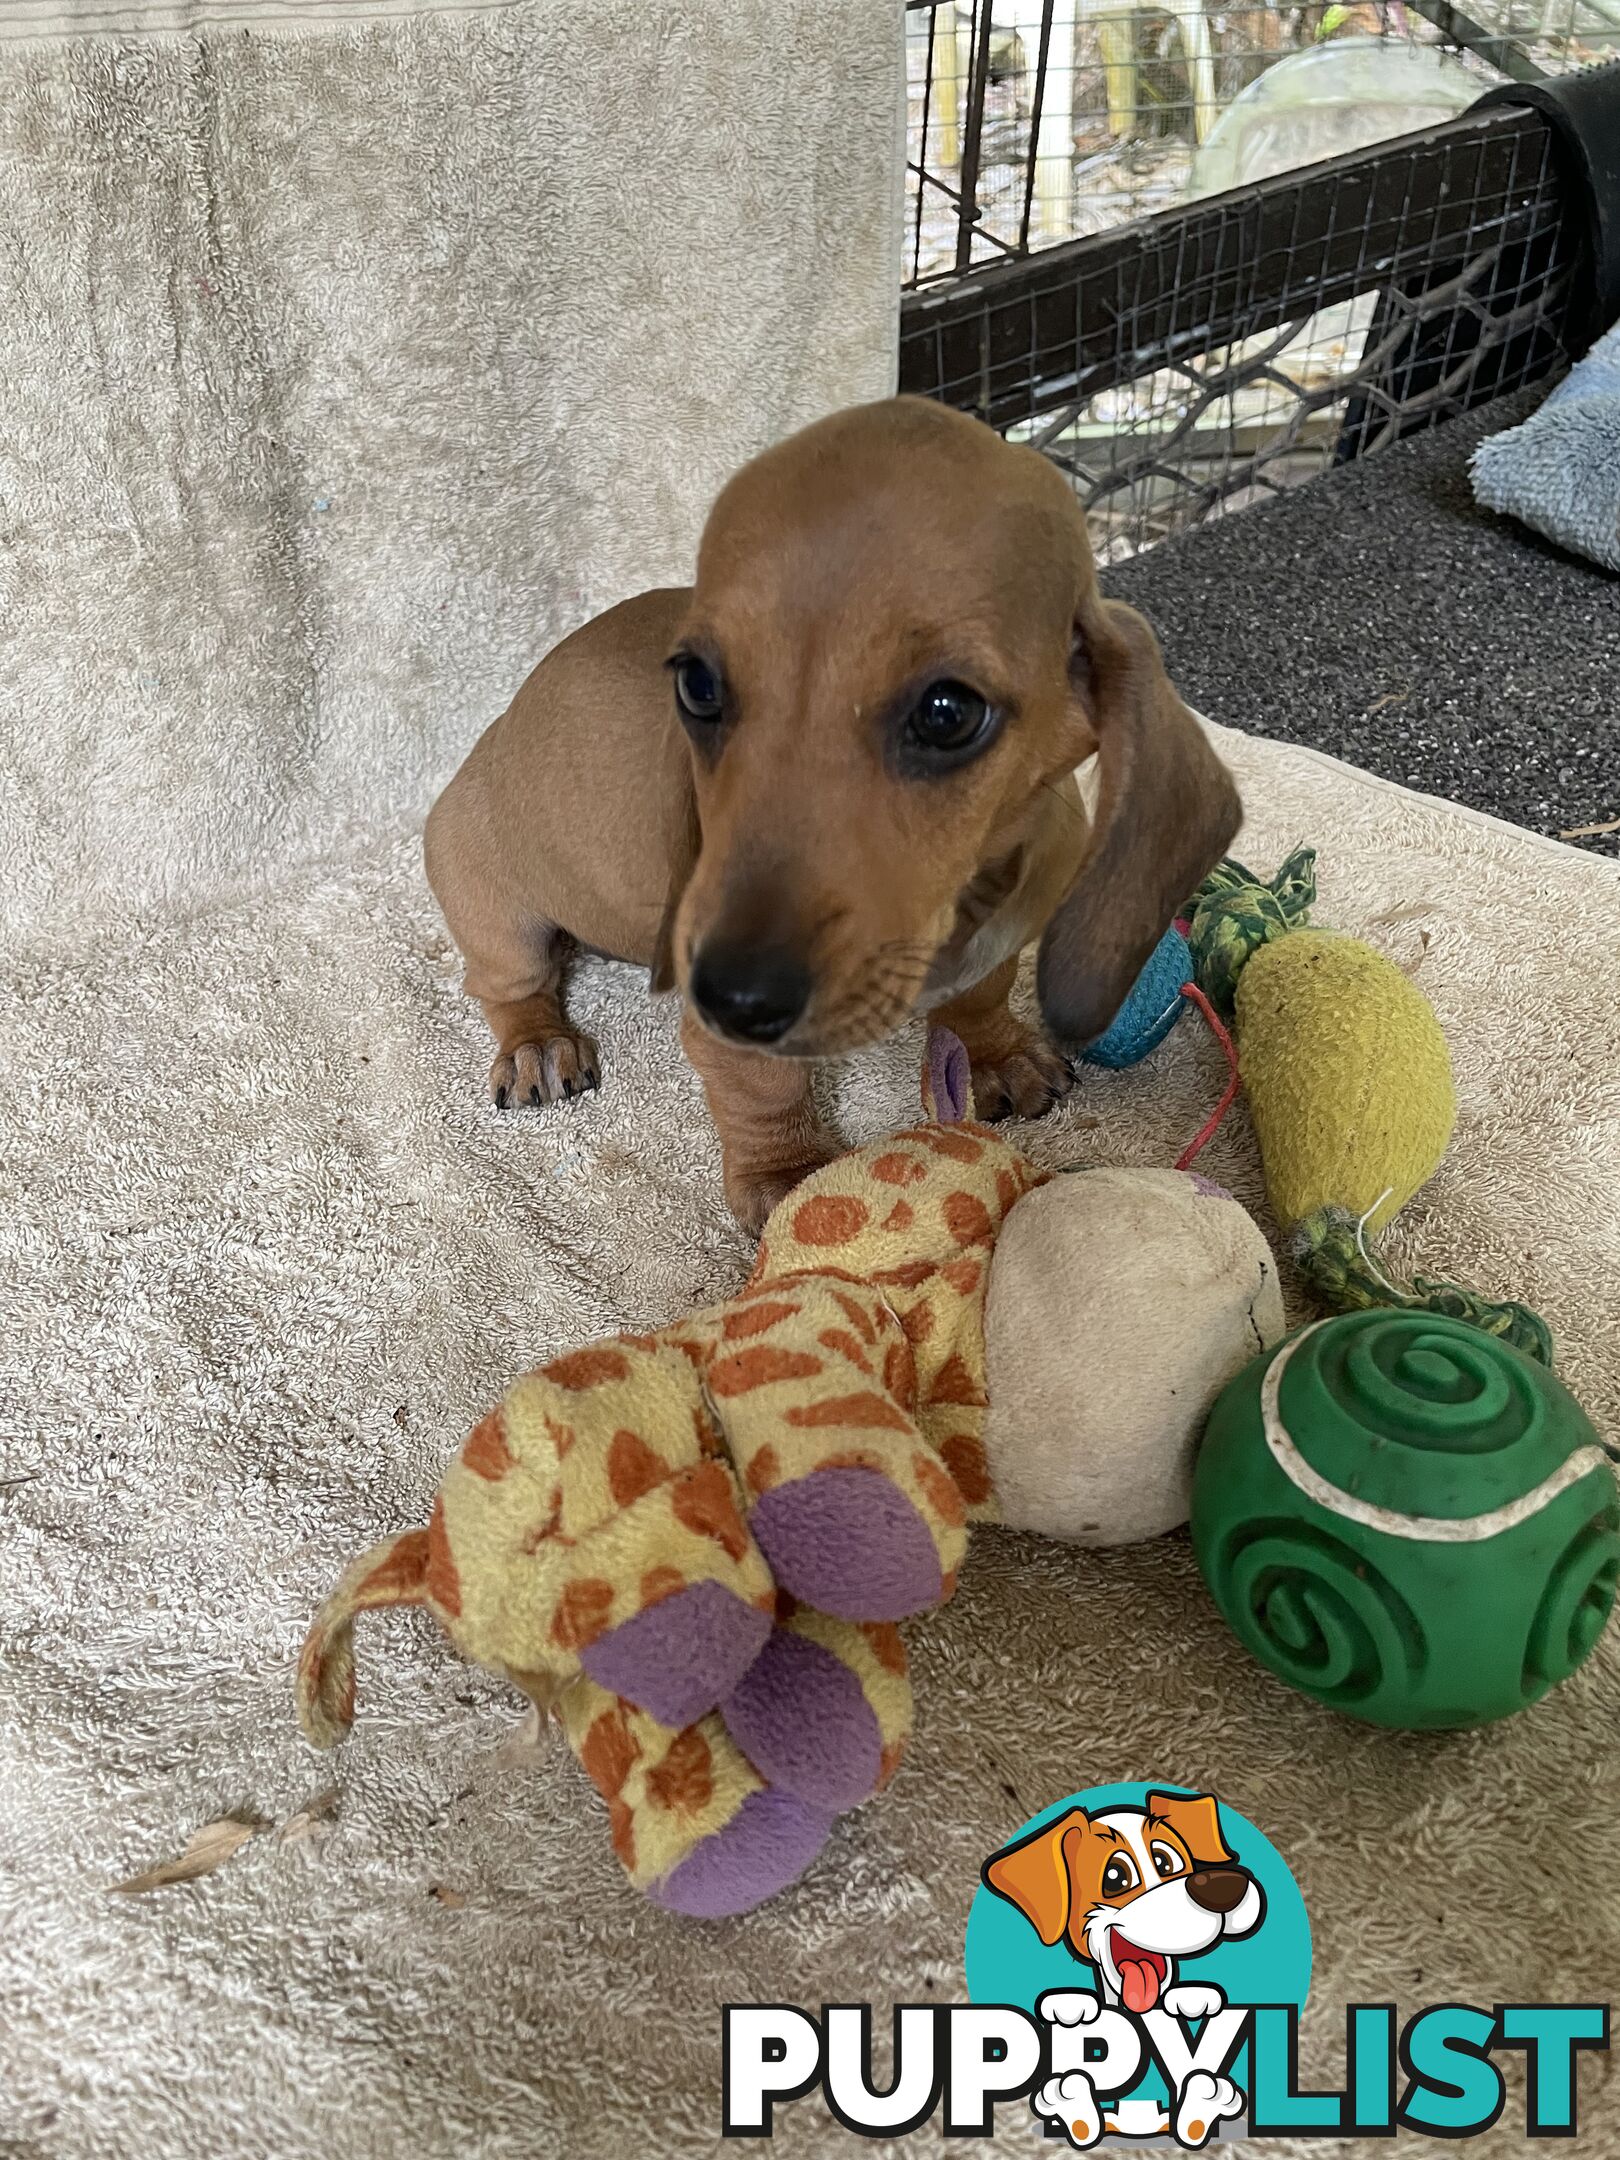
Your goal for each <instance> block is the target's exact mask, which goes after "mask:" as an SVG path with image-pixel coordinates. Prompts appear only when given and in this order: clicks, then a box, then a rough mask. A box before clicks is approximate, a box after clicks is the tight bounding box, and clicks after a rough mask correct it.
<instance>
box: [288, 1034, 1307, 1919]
mask: <svg viewBox="0 0 1620 2160" xmlns="http://www.w3.org/2000/svg"><path fill="white" fill-rule="evenodd" d="M966 1066H967V1060H966V1057H965V1054H964V1053H963V1051H962V1047H961V1045H960V1044H959V1043H957V1042H956V1040H955V1038H954V1037H951V1036H947V1035H944V1034H943V1033H942V1032H936V1033H935V1035H934V1036H932V1037H931V1038H930V1043H929V1055H928V1061H927V1070H926V1074H925V1080H924V1104H925V1108H927V1110H928V1111H929V1113H930V1115H929V1117H928V1119H927V1121H926V1122H925V1123H923V1124H921V1125H918V1126H916V1127H914V1128H913V1129H912V1130H911V1131H909V1132H903V1133H900V1134H898V1135H897V1136H896V1137H895V1138H893V1139H890V1140H886V1141H883V1142H881V1143H878V1144H876V1145H874V1146H871V1147H865V1148H860V1149H857V1150H856V1151H855V1152H854V1153H852V1154H849V1155H846V1156H843V1157H841V1158H840V1159H839V1160H838V1161H837V1162H834V1163H832V1164H830V1165H828V1167H827V1168H825V1169H823V1170H820V1171H817V1172H816V1173H815V1174H814V1175H813V1176H811V1177H810V1178H808V1179H806V1180H805V1182H804V1183H803V1184H802V1185H800V1186H798V1187H797V1188H796V1189H795V1190H794V1191H793V1192H792V1193H790V1194H789V1195H788V1197H787V1198H786V1199H785V1200H784V1201H783V1202H782V1203H781V1205H780V1206H779V1207H778V1208H777V1210H776V1212H775V1214H774V1215H773V1216H772V1217H771V1219H770V1221H769V1222H768V1223H767V1225H766V1229H765V1235H764V1238H763V1239H762V1241H761V1244H760V1248H759V1257H758V1261H757V1264H756V1266H755V1268H754V1272H753V1275H752V1276H751V1277H750V1279H749V1282H748V1284H747V1285H746V1287H745V1288H744V1289H743V1291H742V1292H741V1293H740V1295H739V1296H737V1297H735V1298H733V1299H732V1300H730V1301H729V1302H728V1303H726V1304H724V1305H719V1306H716V1307H713V1308H711V1309H710V1310H708V1311H705V1312H699V1313H694V1314H691V1315H689V1316H688V1317H687V1318H685V1319H683V1320H681V1321H678V1322H677V1323H675V1324H674V1325H673V1326H671V1327H668V1328H666V1329H664V1330H662V1331H661V1332H660V1333H658V1334H656V1335H620V1336H616V1337H614V1338H613V1339H612V1340H610V1341H606V1342H600V1343H595V1344H592V1345H591V1346H589V1347H588V1348H585V1349H582V1350H573V1351H569V1352H567V1353H566V1354H565V1355H563V1356H561V1357H558V1358H554V1359H553V1360H552V1362H551V1363H550V1364H549V1365H547V1366H545V1367H543V1368H542V1369H541V1370H540V1371H538V1372H533V1373H529V1374H527V1375H525V1377H524V1378H522V1379H521V1380H519V1381H517V1382H516V1383H515V1385H514V1386H513V1387H512V1388H511V1389H510V1390H509V1391H508V1393H507V1395H506V1397H505V1399H504V1401H503V1402H502V1403H501V1404H500V1406H499V1407H498V1408H497V1409H495V1410H494V1411H492V1412H491V1413H490V1415H489V1416H488V1417H486V1418H485V1419H484V1420H483V1422H482V1423H481V1424H479V1425H478V1426H477V1427H475V1429H474V1430H473V1432H472V1434H471V1436H470V1437H469V1438H468V1440H467V1441H466V1443H465V1444H464V1446H463V1447H462V1449H461V1452H460V1454H459V1455H458V1456H457V1457H456V1459H455V1461H454V1462H453V1463H452V1464H451V1466H450V1469H449V1471H448V1472H447V1474H446V1476H445V1479H444V1482H443V1484H442V1486H441V1487H440V1490H439V1493H438V1496H437V1498H436V1499H435V1501H434V1504H433V1509H432V1515H431V1519H430V1521H429V1524H428V1527H427V1528H426V1529H425V1530H409V1531H405V1532H404V1533H402V1534H401V1535H399V1536H396V1537H393V1538H390V1539H387V1540H386V1541H385V1542H384V1543H383V1544H381V1545H379V1546H376V1547H374V1548H373V1549H372V1550H371V1551H370V1552H368V1553H366V1554H364V1555H363V1556H362V1557H361V1558H360V1559H359V1560H357V1561H356V1562H355V1563H354V1565H353V1566H352V1567H351V1568H350V1569H349V1571H348V1573H347V1574H346V1575H345V1576H344V1578H343V1580H342V1581H341V1582H340V1583H339V1585H338V1587H337V1589H336V1590H335V1591H334V1592H333V1594H332V1596H331V1597H330V1598H328V1600H327V1602H326V1603H325V1605H324V1606H323V1607H322V1608H321V1610H320V1612H319V1613H318V1615H317V1616H316V1619H315V1621H314V1624H313V1626H312V1627H311V1629H310V1632H309V1635H308V1638H307V1640H306V1642H305V1645H304V1650H303V1654H302V1657H301V1660H300V1664H299V1673H298V1704H299V1714H300V1717H301V1719H302V1722H303V1726H304V1729H305V1731H306V1733H307V1734H308V1736H309V1737H310V1739H311V1740H313V1741H314V1742H315V1743H316V1744H317V1745H318V1746H330V1745H332V1744H334V1743H335V1742H336V1741H337V1740H339V1739H341V1738H342V1736H343V1734H344V1733H345V1732H346V1731H347V1729H348V1727H349V1724H350V1722H351V1720H352V1717H353V1710H354V1659H353V1649H352V1631H353V1625H354V1620H355V1617H356V1615H357V1614H358V1613H360V1612H362V1611H364V1610H366V1609H368V1608H371V1607H375V1606H387V1605H419V1606H425V1607H426V1608H427V1610H428V1611H430V1612H431V1613H432V1614H433V1615H434V1616H435V1618H436V1619H437V1620H438V1621H439V1622H440V1624H441V1625H442V1626H443V1628H444V1629H445V1631H446V1633H447V1634H448V1635H449V1636H450V1638H451V1639H452V1641H453V1642H454V1643H455V1644H456V1645H457V1647H458V1648H459V1649H461V1650H462V1651H463V1652H464V1653H465V1654H466V1655H467V1656H468V1657H470V1658H473V1659H475V1660H476V1661H477V1662H478V1663H480V1664H482V1665H486V1666H488V1667H490V1668H492V1669H494V1670H496V1671H502V1672H504V1673H506V1674H507V1675H508V1676H509V1677H510V1678H511V1679H512V1680H513V1681H515V1682H516V1684H517V1685H518V1686H519V1687H520V1688H522V1689H524V1690H525V1691H526V1692H527V1693H528V1694H529V1695H530V1696H531V1697H532V1698H533V1700H534V1701H535V1702H537V1703H538V1704H540V1705H541V1706H542V1707H543V1708H544V1709H546V1710H548V1711H550V1712H551V1713H553V1714H554V1715H555V1717H556V1719H557V1721H558V1723H559V1724H560V1726H561V1728H562V1731H563V1733H564V1734H565V1735H566V1737H567V1740H568V1743H569V1745H570V1746H571V1748H572V1749H573V1751H574V1753H575V1754H576V1756H577V1757H578V1758H579V1761H580V1762H581V1763H582V1764H583V1766H584V1768H585V1770H586V1772H587V1773H588V1775H589V1776H590V1778H591V1779H592V1781H593V1782H594V1784H595V1785H596V1786H597V1788H598V1790H599V1791H600V1792H601V1794H602V1796H603V1798H604V1799H605V1801H606V1802H607V1808H608V1817H609V1822H610V1826H611V1831H612V1837H613V1843H614V1847H615V1850H616V1851H617V1853H618V1855H619V1858H620V1860H621V1861H622V1862H623V1864H624V1867H625V1869H626V1870H627V1872H628V1874H629V1876H630V1879H631V1881H632V1882H634V1883H635V1884H636V1885H637V1886H638V1887H640V1888H641V1889H643V1890H645V1891H646V1892H647V1893H648V1894H649V1895H650V1896H651V1897H652V1898H654V1899H655V1900H656V1901H657V1902H658V1903H660V1904H661V1905H664V1906H666V1907H668V1908H670V1909H672V1910H674V1911H677V1912H682V1913H687V1914H692V1915H698V1916H705V1917H711V1916H716V1915H719V1914H722V1913H730V1912H739V1911H744V1910H746V1909H748V1908H749V1907H751V1906H754V1905H757V1904H759V1903H761V1902H762V1901H763V1900H764V1899H765V1898H767V1897H769V1896H771V1895H772V1894H773V1893H774V1892H775V1891H777V1890H779V1889H781V1888H782V1887H784V1886H785V1885H786V1884H787V1883H789V1882H791V1881H792V1880H794V1879H795V1878H796V1877H797V1876H798V1875H799V1874H800V1873H802V1871H803V1870H804V1869H805V1868H806V1867H807V1866H808V1865H809V1863H810V1862H811V1861H812V1860H813V1859H814V1857H815V1855H816V1854H817V1853H818V1852H819V1851H820V1849H821V1847H822V1845H823V1844H824V1843H825V1841H826V1839H827V1836H828V1834H829V1832H830V1830H831V1827H832V1824H833V1821H834V1819H835V1817H836V1816H837V1815H838V1814H839V1813H841V1812H842V1811H844V1810H845V1809H848V1808H850V1807H853V1806H855V1805H857V1804H858V1803H859V1802H861V1801H863V1800H865V1799H867V1798H869V1797H870V1796H871V1795H872V1794H873V1793H875V1792H876V1791H878V1790H879V1789H880V1788H881V1786H882V1785H883V1784H884V1783H885V1782H886V1781H887V1779H888V1778H889V1776H890V1775H891V1773H892V1772H893V1770H894V1768H895V1765H896V1763H897V1761H898V1759H899V1755H900V1751H901V1749H902V1746H903V1744H904V1742H905V1740H906V1737H907V1735H908V1733H909V1731H910V1727H911V1716H912V1702H911V1692H910V1686H909V1682H908V1680H907V1675H906V1657H905V1649H904V1645H903V1643H902V1641H901V1637H900V1634H899V1631H898V1627H897V1623H898V1622H900V1621H903V1620H906V1619H909V1618H911V1617H913V1616H914V1615H916V1614H919V1613H923V1612H926V1611H928V1610H929V1609H930V1608H932V1607H933V1606H936V1605H938V1604H940V1603H941V1602H942V1601H943V1600H944V1599H945V1598H947V1597H949V1596H950V1594H951V1591H952V1589H953V1587H954V1585H955V1582H956V1576H957V1570H958V1569H959V1567H960V1566H961V1563H962V1558H963V1554H964V1551H965V1548H966V1542H967V1536H968V1529H969V1525H970V1524H971V1523H973V1522H998V1521H999V1522H1001V1523H1004V1524H1007V1525H1009V1526H1011V1527H1014V1528H1026V1529H1032V1530H1039V1531H1042V1532H1044V1533H1046V1534H1048V1535H1052V1536H1058V1537H1065V1538H1070V1539H1073V1540H1076V1541H1078V1542H1082V1543H1091V1544H1115V1543H1124V1542H1127V1541H1129V1540H1130V1539H1133V1538H1137V1537H1145V1536H1152V1535H1154V1534H1156V1533H1158V1532H1159V1531H1162V1530H1165V1529H1169V1528H1171V1527H1172V1526H1173V1525H1174V1524H1176V1523H1178V1522H1180V1521H1182V1520H1184V1519H1185V1516H1186V1506H1187V1492H1188V1486H1189V1481H1190V1473H1191V1462H1192V1452H1193V1447H1194V1444H1195V1441H1196V1436H1197V1432H1198V1429H1199V1427H1200V1425H1201V1423H1202V1419H1203V1416H1204V1414H1205V1413H1206V1412H1207V1410H1208V1408H1209V1405H1210V1404H1211V1403H1212V1402H1213V1400H1214V1398H1215V1396H1216V1394H1217V1393H1218V1392H1219V1391H1220V1389H1221V1388H1222V1387H1223V1386H1224V1385H1225V1383H1226V1381H1227V1380H1229V1379H1230V1378H1231V1377H1232V1376H1233V1375H1234V1374H1235V1373H1236V1372H1237V1371H1238V1370H1239V1369H1240V1368H1241V1367H1242V1366H1243V1365H1244V1364H1245V1363H1247V1362H1248V1360H1249V1358H1250V1357H1252V1356H1253V1355H1254V1354H1255V1353H1256V1351H1257V1350H1258V1349H1260V1348H1264V1347H1266V1346H1268V1345H1269V1344H1270V1343H1271V1342H1272V1341H1274V1340H1276V1339H1277V1338H1278V1337H1279V1336H1280V1335H1281V1333H1282V1331H1283V1314H1282V1304H1281V1299H1280V1297H1279V1294H1278V1288H1277V1271H1276V1267H1275V1264H1274V1262H1273V1261H1272V1257H1271V1254H1270V1252H1269V1250H1268V1248H1267V1246H1266V1244H1265V1241H1264V1239H1263V1238H1262V1236H1261V1235H1260V1232H1259V1230H1258V1229H1257V1228H1256V1226H1255V1225H1254V1223H1253V1222H1252V1221H1251V1220H1250V1218H1249V1217H1248V1215H1247V1214H1245V1212H1244V1211H1243V1209H1242V1208H1240V1207H1239V1206H1238V1204H1237V1202H1236V1201H1234V1200H1232V1199H1230V1198H1229V1197H1228V1196H1226V1195H1225V1194H1223V1193H1221V1192H1220V1191H1219V1189H1218V1188H1216V1187H1214V1186H1210V1185H1208V1184H1207V1183H1206V1182H1205V1181H1204V1180H1202V1179H1199V1178H1195V1177H1191V1176H1187V1175H1184V1174H1182V1173H1180V1172H1176V1171H1156V1170H1141V1171H1117V1170H1093V1171H1087V1172H1084V1173H1082V1174H1078V1175H1059V1176H1055V1177H1054V1176H1052V1175H1051V1174H1049V1173H1047V1172H1045V1171H1042V1170H1039V1169H1037V1168H1036V1167H1035V1165H1034V1164H1032V1163H1031V1162H1029V1161H1028V1160H1027V1159H1026V1158H1025V1157H1024V1156H1022V1155H1020V1154H1019V1153H1018V1151H1017V1150H1016V1149H1015V1148H1012V1147H1010V1146H1008V1144H1007V1143H1006V1142H1005V1141H1003V1140H1000V1139H998V1138H997V1137H996V1136H995V1135H994V1134H993V1133H992V1132H990V1131H988V1130H987V1129H986V1128H985V1127H983V1126H981V1125H977V1124H974V1123H972V1122H970V1121H969V1120H968V1119H967V1116H966V1113H967V1111H968V1109H969V1108H970V1104H969V1101H968V1086H967V1074H966Z"/></svg>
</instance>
